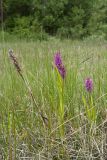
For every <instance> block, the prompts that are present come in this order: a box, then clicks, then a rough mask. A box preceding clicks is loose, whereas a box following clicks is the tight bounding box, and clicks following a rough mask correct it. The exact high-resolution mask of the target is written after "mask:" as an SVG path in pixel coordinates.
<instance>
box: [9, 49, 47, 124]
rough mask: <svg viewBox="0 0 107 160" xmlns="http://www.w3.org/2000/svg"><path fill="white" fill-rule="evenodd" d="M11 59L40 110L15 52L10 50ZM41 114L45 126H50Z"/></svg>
mask: <svg viewBox="0 0 107 160" xmlns="http://www.w3.org/2000/svg"><path fill="white" fill-rule="evenodd" d="M9 57H10V59H11V60H12V62H13V64H14V66H15V68H16V70H17V72H18V74H19V75H20V76H21V78H22V80H23V81H24V83H25V85H26V87H27V89H28V91H29V94H30V96H31V98H32V100H33V102H34V104H35V106H36V107H37V108H38V105H37V103H36V100H35V98H34V96H33V93H32V90H31V87H30V86H29V84H28V82H27V81H26V79H25V78H24V76H23V74H22V69H21V67H20V65H19V62H18V60H17V58H16V56H15V55H14V52H13V50H12V49H9ZM39 114H40V116H41V118H42V120H43V122H44V124H45V125H46V126H48V119H47V118H46V117H44V116H43V113H42V112H41V111H40V112H39Z"/></svg>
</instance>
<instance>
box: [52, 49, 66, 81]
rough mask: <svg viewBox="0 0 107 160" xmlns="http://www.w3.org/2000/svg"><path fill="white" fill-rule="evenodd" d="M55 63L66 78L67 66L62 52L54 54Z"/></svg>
mask: <svg viewBox="0 0 107 160" xmlns="http://www.w3.org/2000/svg"><path fill="white" fill-rule="evenodd" d="M54 64H55V66H56V67H57V69H58V71H59V73H60V75H61V77H62V78H63V79H64V78H65V76H66V70H65V67H64V65H63V63H62V58H61V55H60V52H57V53H56V54H55V56H54Z"/></svg>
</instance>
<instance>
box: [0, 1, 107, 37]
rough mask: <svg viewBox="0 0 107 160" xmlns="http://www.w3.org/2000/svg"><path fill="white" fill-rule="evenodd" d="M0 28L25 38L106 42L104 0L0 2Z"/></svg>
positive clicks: (106, 24)
mask: <svg viewBox="0 0 107 160" xmlns="http://www.w3.org/2000/svg"><path fill="white" fill-rule="evenodd" d="M0 5H1V7H0V15H1V16H0V26H1V27H0V28H1V30H4V31H5V34H7V36H8V35H9V34H11V35H15V36H17V37H19V38H26V39H47V38H48V37H50V36H55V37H59V38H72V39H83V38H84V37H87V36H101V37H104V38H105V39H107V0H1V4H0Z"/></svg>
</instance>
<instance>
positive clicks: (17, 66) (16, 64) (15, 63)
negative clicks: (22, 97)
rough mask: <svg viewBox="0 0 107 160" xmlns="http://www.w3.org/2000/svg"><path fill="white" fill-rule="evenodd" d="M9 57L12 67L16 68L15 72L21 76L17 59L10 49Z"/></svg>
mask: <svg viewBox="0 0 107 160" xmlns="http://www.w3.org/2000/svg"><path fill="white" fill-rule="evenodd" d="M9 57H10V59H11V60H12V62H13V64H14V66H15V68H16V70H17V72H18V73H19V74H21V68H20V65H19V63H18V61H17V58H16V57H15V55H14V52H13V50H12V49H9Z"/></svg>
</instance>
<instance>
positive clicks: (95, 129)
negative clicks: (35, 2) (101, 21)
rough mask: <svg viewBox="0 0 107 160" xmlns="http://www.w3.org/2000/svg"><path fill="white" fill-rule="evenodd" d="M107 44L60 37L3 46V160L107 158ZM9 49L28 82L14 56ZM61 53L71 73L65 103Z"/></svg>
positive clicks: (0, 86) (0, 137)
mask: <svg viewBox="0 0 107 160" xmlns="http://www.w3.org/2000/svg"><path fill="white" fill-rule="evenodd" d="M106 43H107V42H106V41H104V40H100V39H97V40H95V39H86V40H84V41H82V42H81V41H71V40H63V41H61V40H58V39H54V38H51V39H50V41H43V42H40V41H36V42H26V41H23V43H21V42H20V41H19V42H18V41H17V42H15V41H14V43H13V42H5V43H0V48H1V50H0V52H1V54H0V158H1V159H3V160H8V159H9V160H12V159H14V160H20V159H31V160H36V159H38V160H39V159H41V160H43V159H48V160H70V159H78V160H89V159H92V160H94V159H97V160H105V159H106V157H107V149H106V143H107V136H106V130H107V129H106V128H107V123H106V116H107V105H106V102H107V94H106V93H107V87H106V86H107V85H106V84H107V54H106V52H107V51H106V48H107V45H106ZM9 48H12V49H13V50H14V55H15V56H16V57H17V61H18V63H19V64H20V67H21V69H22V71H21V72H22V75H23V77H24V81H23V79H22V78H21V76H20V75H19V74H18V72H17V70H16V68H15V66H14V64H13V63H12V61H11V59H10V57H9V56H8V50H9ZM59 50H60V52H61V56H62V58H63V63H64V65H65V68H66V77H65V80H64V92H63V99H62V98H61V99H60V97H61V96H60V95H61V92H62V89H61V87H60V86H61V85H59V86H58V83H57V81H60V77H58V76H59V75H58V74H57V72H56V70H55V69H54V68H53V65H52V63H53V57H54V54H55V53H56V51H59ZM87 77H90V78H91V79H92V80H93V85H94V88H93V90H92V93H91V96H90V97H89V95H88V93H87V91H86V89H85V87H84V80H85V79H86V78H87ZM58 78H59V80H58ZM60 89H61V92H59V90H60ZM32 95H33V98H32ZM88 98H89V100H88ZM62 101H63V102H62ZM62 105H63V111H62V110H61V107H62ZM88 105H90V106H89V110H88V109H87V108H86V107H88ZM91 107H92V108H91ZM93 107H94V109H93ZM91 109H92V112H94V113H95V114H94V117H93V119H92V121H91V115H92V114H91V113H92V112H90V110H91ZM58 111H60V112H58ZM61 112H64V115H63V116H62V115H61V114H60V113H61Z"/></svg>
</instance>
